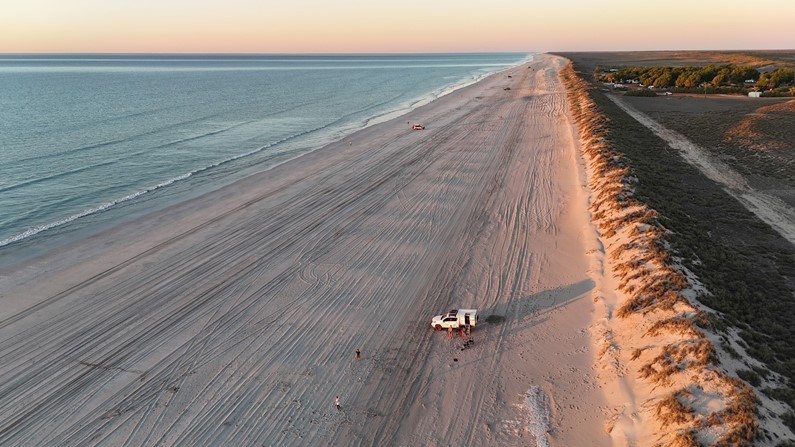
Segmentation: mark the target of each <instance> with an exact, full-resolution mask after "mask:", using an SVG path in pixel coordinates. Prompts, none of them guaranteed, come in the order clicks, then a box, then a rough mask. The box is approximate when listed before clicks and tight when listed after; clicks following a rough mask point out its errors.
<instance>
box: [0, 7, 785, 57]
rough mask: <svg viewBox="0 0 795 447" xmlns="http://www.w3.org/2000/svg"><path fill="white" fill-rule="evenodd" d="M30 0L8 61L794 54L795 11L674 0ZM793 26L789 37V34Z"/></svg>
mask: <svg viewBox="0 0 795 447" xmlns="http://www.w3.org/2000/svg"><path fill="white" fill-rule="evenodd" d="M373 3H374V2H364V1H356V0H339V1H336V2H328V1H321V0H293V1H284V2H274V1H264V2H263V1H254V0H228V1H224V2H221V1H216V0H195V1H186V0H171V1H168V0H161V1H154V0H139V1H138V2H135V3H128V2H120V1H112V0H110V1H101V0H72V1H70V2H63V1H58V0H28V1H25V2H14V3H13V4H11V5H4V6H3V8H2V14H0V53H392V52H397V53H400V52H407V53H410V52H468V51H472V52H479V51H521V52H525V51H527V52H529V51H577V50H585V51H587V50H591V51H606V50H665V49H679V50H686V49H704V50H710V49H714V50H727V49H792V48H795V33H792V32H789V28H790V27H791V24H790V22H791V20H792V17H795V3H791V2H788V3H782V2H780V1H778V0H759V1H755V2H753V5H752V9H751V8H749V6H748V4H747V2H739V1H735V0H730V1H725V2H722V3H721V4H720V6H716V5H713V4H709V5H708V4H705V3H706V2H701V3H704V4H699V3H694V2H689V1H688V2H685V1H682V0H672V1H670V2H667V3H665V7H664V8H659V9H657V10H651V9H650V8H647V7H645V6H644V7H642V6H639V3H637V2H627V1H621V2H605V3H597V2H590V1H584V0H562V1H559V2H553V3H550V4H545V5H540V6H537V5H532V4H530V3H531V2H528V1H526V0H524V1H522V0H492V1H490V2H487V3H482V4H479V5H478V4H476V3H474V2H461V1H451V0H435V1H434V2H425V1H422V2H421V1H417V0H404V1H402V2H389V3H383V2H381V3H378V4H373ZM785 30H786V31H787V32H785Z"/></svg>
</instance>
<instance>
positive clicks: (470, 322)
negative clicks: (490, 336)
mask: <svg viewBox="0 0 795 447" xmlns="http://www.w3.org/2000/svg"><path fill="white" fill-rule="evenodd" d="M477 324H478V311H477V309H453V310H451V311H450V312H447V313H446V314H442V315H437V316H435V317H433V318H432V319H431V327H432V328H434V329H435V330H437V331H441V330H442V329H448V328H453V329H458V328H459V327H462V326H463V327H466V326H471V327H475V326H476V325H477Z"/></svg>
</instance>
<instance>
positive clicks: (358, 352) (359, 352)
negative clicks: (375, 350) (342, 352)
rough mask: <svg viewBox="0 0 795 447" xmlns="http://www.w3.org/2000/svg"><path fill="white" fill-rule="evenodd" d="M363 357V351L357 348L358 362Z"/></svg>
mask: <svg viewBox="0 0 795 447" xmlns="http://www.w3.org/2000/svg"><path fill="white" fill-rule="evenodd" d="M361 359H362V353H361V351H359V350H358V349H357V350H356V361H357V362H358V361H359V360H361Z"/></svg>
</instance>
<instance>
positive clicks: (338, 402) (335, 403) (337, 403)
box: [334, 396, 342, 410]
mask: <svg viewBox="0 0 795 447" xmlns="http://www.w3.org/2000/svg"><path fill="white" fill-rule="evenodd" d="M334 405H336V406H337V410H342V407H340V397H339V396H337V398H336V399H334Z"/></svg>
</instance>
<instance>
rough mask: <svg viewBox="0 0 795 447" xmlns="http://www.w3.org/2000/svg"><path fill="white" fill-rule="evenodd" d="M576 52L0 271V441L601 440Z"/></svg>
mask: <svg viewBox="0 0 795 447" xmlns="http://www.w3.org/2000/svg"><path fill="white" fill-rule="evenodd" d="M565 62H566V61H565V59H562V58H559V57H555V56H550V55H539V56H536V57H535V58H534V60H533V62H531V63H527V64H523V65H521V66H518V67H515V68H512V69H510V70H507V71H504V72H502V73H499V74H495V75H493V76H490V77H488V78H486V79H485V80H483V81H481V82H478V83H477V84H474V85H472V86H469V87H466V88H463V89H460V90H457V91H455V92H453V93H451V94H449V95H447V96H444V97H442V98H440V99H438V100H436V101H434V102H432V103H430V104H428V105H426V106H424V107H421V108H419V109H417V110H415V111H414V112H412V113H410V114H409V115H408V116H405V117H402V118H398V119H395V120H392V121H388V122H385V123H381V124H377V125H374V126H372V127H369V128H366V129H364V130H362V131H360V132H357V133H355V134H353V135H351V136H350V137H346V138H345V139H343V140H342V141H339V142H337V143H334V144H331V145H329V146H327V147H325V148H323V149H320V150H318V151H315V152H313V153H311V154H308V155H305V156H302V157H300V158H298V159H295V160H292V161H290V162H288V163H286V164H283V165H281V166H279V167H277V168H274V169H273V170H270V171H267V172H263V173H261V174H258V175H255V176H253V177H249V178H247V179H244V180H242V181H240V182H237V183H235V184H233V185H231V186H228V187H225V188H223V189H220V190H218V191H216V192H213V193H210V194H207V195H205V196H202V197H200V198H198V199H195V200H191V201H189V202H186V203H183V204H180V205H177V206H173V207H170V208H168V209H165V210H162V211H158V212H156V213H154V214H152V215H149V216H146V217H144V218H141V219H138V220H136V221H134V222H131V223H126V224H123V225H121V226H118V227H116V228H113V229H111V230H109V231H106V232H104V233H101V234H99V235H96V236H93V237H91V238H89V239H87V240H82V241H78V242H75V243H74V244H72V245H70V246H66V247H64V248H60V249H58V250H57V251H55V252H52V253H48V254H46V255H44V256H41V257H39V258H36V259H33V260H32V261H29V262H26V263H25V264H24V265H19V266H16V267H14V268H11V269H8V270H6V271H2V272H0V358H2V359H3V361H2V363H0V445H3V446H20V445H25V446H37V445H41V446H67V445H81V446H95V445H97V446H98V445H113V446H122V445H123V446H152V445H174V446H176V445H179V446H189V445H197V446H198V445H226V446H248V445H250V446H254V445H257V446H261V445H282V446H283V445H296V446H299V445H398V446H414V445H425V446H450V445H473V446H476V445H500V446H510V445H533V446H546V445H551V446H561V447H562V446H602V445H611V443H612V440H611V438H610V436H609V434H608V433H607V432H606V429H605V421H606V420H607V419H608V417H609V415H611V414H614V413H615V412H614V411H613V410H611V408H610V407H609V405H608V404H607V402H608V399H606V397H605V389H604V388H603V386H602V385H600V380H602V379H599V378H598V377H597V370H595V369H594V364H595V360H594V359H595V355H596V354H595V352H594V347H593V343H592V335H591V330H590V329H589V328H590V327H591V325H592V323H593V321H594V320H595V317H594V311H595V310H594V305H595V304H594V301H595V299H596V296H597V295H598V294H599V293H600V291H599V290H598V287H599V285H600V284H610V282H609V281H603V278H601V275H602V268H601V267H600V262H601V259H602V257H603V254H602V251H601V246H600V245H599V243H598V241H597V236H596V231H595V229H594V227H593V225H592V224H591V222H590V217H589V213H588V194H589V192H588V189H587V186H586V185H587V182H586V180H585V177H584V168H583V162H582V159H581V157H580V152H579V143H578V141H579V137H578V134H577V132H576V130H575V128H574V125H573V120H572V118H571V116H570V114H569V113H568V110H567V106H566V99H565V98H566V96H565V92H564V90H563V87H562V85H561V82H560V81H559V79H558V73H559V71H560V70H561V69H562V68H563V66H564V65H565ZM410 123H411V124H413V123H422V124H424V125H425V126H426V129H425V130H422V131H412V130H411V126H410ZM459 307H461V308H477V309H479V312H480V320H479V324H478V325H477V327H476V328H475V329H474V330H473V333H472V336H473V339H474V340H475V344H474V346H473V347H470V348H467V349H465V350H462V340H461V338H460V337H456V338H455V339H454V340H452V341H451V340H450V339H449V338H448V335H447V333H444V332H435V331H433V330H432V328H431V327H430V324H429V323H430V319H431V317H432V316H433V315H436V314H440V313H442V312H444V311H446V310H449V309H452V308H459ZM356 349H360V350H361V354H362V356H361V360H360V361H358V362H357V361H356V359H355V351H356ZM602 381H604V380H602ZM629 394H631V393H629ZM336 396H339V399H340V409H339V410H338V409H337V408H336V407H335V397H336ZM628 430H629V429H627V430H625V431H628Z"/></svg>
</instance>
